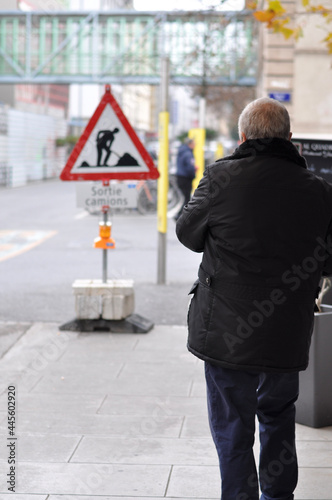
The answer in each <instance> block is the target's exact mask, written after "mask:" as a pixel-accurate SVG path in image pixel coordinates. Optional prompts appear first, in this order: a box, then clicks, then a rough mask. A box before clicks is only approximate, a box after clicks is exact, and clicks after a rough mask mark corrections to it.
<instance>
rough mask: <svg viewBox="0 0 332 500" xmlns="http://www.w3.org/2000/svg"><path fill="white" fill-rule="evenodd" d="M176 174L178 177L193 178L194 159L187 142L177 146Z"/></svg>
mask: <svg viewBox="0 0 332 500" xmlns="http://www.w3.org/2000/svg"><path fill="white" fill-rule="evenodd" d="M176 167H177V168H176V174H177V175H179V176H180V177H188V179H194V178H195V173H196V172H195V159H194V153H193V151H192V149H191V148H190V147H189V146H188V145H187V144H182V146H180V147H179V151H178V155H177V159H176Z"/></svg>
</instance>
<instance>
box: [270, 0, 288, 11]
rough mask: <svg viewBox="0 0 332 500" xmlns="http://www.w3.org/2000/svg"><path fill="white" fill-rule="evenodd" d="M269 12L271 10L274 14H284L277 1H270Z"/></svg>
mask: <svg viewBox="0 0 332 500" xmlns="http://www.w3.org/2000/svg"><path fill="white" fill-rule="evenodd" d="M269 10H273V11H274V12H275V13H276V14H283V13H284V12H286V11H285V9H284V8H283V6H282V5H281V2H280V1H279V0H270V1H269Z"/></svg>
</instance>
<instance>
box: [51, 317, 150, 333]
mask: <svg viewBox="0 0 332 500" xmlns="http://www.w3.org/2000/svg"><path fill="white" fill-rule="evenodd" d="M153 327H154V323H152V322H151V321H150V320H149V319H147V318H143V316H140V315H139V314H131V315H130V316H127V317H126V318H125V319H121V320H115V319H111V320H109V319H103V318H99V319H74V320H73V321H69V322H68V323H64V324H63V325H61V326H60V328H59V330H61V331H66V330H67V331H72V332H110V333H148V332H149V331H150V330H152V328H153Z"/></svg>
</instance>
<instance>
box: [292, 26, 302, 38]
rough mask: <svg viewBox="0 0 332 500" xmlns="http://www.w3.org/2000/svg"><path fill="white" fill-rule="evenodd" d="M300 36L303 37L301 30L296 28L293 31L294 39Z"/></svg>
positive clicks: (299, 27)
mask: <svg viewBox="0 0 332 500" xmlns="http://www.w3.org/2000/svg"><path fill="white" fill-rule="evenodd" d="M301 36H303V30H302V28H301V26H298V27H297V28H295V30H294V38H295V40H298V39H299V38H300V37H301Z"/></svg>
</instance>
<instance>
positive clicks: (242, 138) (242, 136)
mask: <svg viewBox="0 0 332 500" xmlns="http://www.w3.org/2000/svg"><path fill="white" fill-rule="evenodd" d="M246 140H247V138H246V134H244V133H243V132H241V144H242V143H243V142H246Z"/></svg>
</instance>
